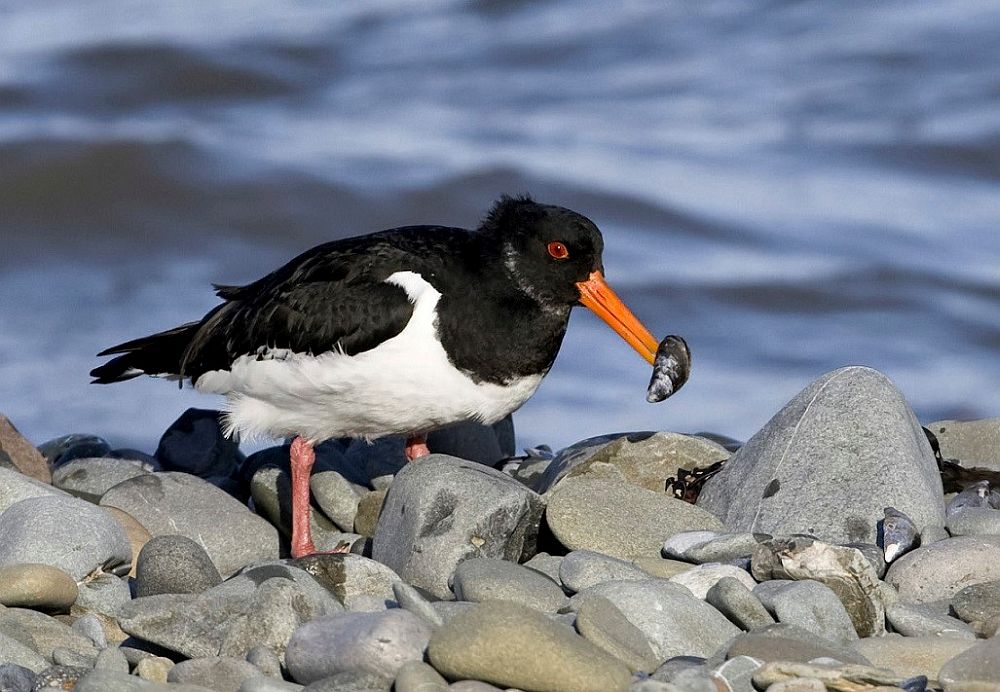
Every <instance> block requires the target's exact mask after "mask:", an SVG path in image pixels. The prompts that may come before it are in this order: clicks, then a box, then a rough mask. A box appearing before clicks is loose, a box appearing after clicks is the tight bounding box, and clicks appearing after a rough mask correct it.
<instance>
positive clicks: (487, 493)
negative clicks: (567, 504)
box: [372, 454, 544, 598]
mask: <svg viewBox="0 0 1000 692" xmlns="http://www.w3.org/2000/svg"><path fill="white" fill-rule="evenodd" d="M543 509H544V504H543V501H542V498H541V497H540V496H539V495H537V494H535V493H533V492H532V491H530V490H528V489H527V488H525V487H524V486H523V485H521V484H520V483H519V482H517V481H516V480H514V479H513V478H511V477H510V476H507V475H506V474H503V473H501V472H500V471H496V470H494V469H491V468H489V467H486V466H483V465H482V464H477V463H475V462H472V461H465V460H463V459H457V458H455V457H449V456H445V455H442V454H432V455H430V456H428V457H424V458H422V459H420V460H418V461H416V462H414V463H411V464H408V465H407V466H406V468H404V469H403V470H402V471H400V472H399V474H398V475H397V476H396V479H395V480H394V481H393V483H392V486H391V488H390V489H389V494H388V496H387V497H386V499H385V505H384V506H383V508H382V514H381V516H380V517H379V521H378V527H377V528H376V530H375V537H374V540H373V545H372V557H373V558H374V559H375V560H378V561H379V562H381V563H383V564H385V565H388V566H389V567H390V568H392V569H393V570H395V572H396V573H397V574H399V576H400V577H402V578H403V579H404V580H405V581H406V582H407V583H409V584H412V585H413V586H416V587H419V588H421V589H425V590H426V591H428V592H429V593H431V594H433V595H434V596H436V597H438V598H451V597H452V593H451V590H450V589H449V588H448V580H449V578H450V577H451V575H452V574H453V573H454V571H455V568H456V567H457V566H458V564H459V563H460V562H462V561H463V560H466V559H469V558H472V557H495V558H501V559H504V560H511V561H514V562H520V561H522V560H523V559H526V558H529V557H531V556H532V555H533V554H534V553H535V544H536V539H537V536H538V525H539V522H540V520H541V515H542V510H543Z"/></svg>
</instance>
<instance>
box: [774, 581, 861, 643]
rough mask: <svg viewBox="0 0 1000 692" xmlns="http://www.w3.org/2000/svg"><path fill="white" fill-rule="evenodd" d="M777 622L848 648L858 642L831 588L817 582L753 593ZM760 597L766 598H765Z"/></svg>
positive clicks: (788, 584) (805, 582)
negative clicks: (793, 626)
mask: <svg viewBox="0 0 1000 692" xmlns="http://www.w3.org/2000/svg"><path fill="white" fill-rule="evenodd" d="M755 593H757V595H758V596H761V601H762V602H763V603H764V606H765V607H767V608H768V609H769V610H771V611H772V612H773V613H774V615H775V617H777V619H778V622H781V623H785V624H789V625H797V626H798V627H801V628H802V629H804V630H807V631H809V632H813V633H815V634H818V635H821V636H824V637H826V638H828V639H832V640H833V641H835V642H838V643H841V644H849V643H850V642H853V641H856V640H857V639H858V633H857V632H855V631H854V625H852V624H851V618H850V616H849V615H848V614H847V610H846V609H845V608H844V604H843V603H841V602H840V599H839V598H837V594H835V593H834V592H833V591H832V590H831V589H830V587H828V586H826V585H824V584H821V583H819V582H817V581H810V580H805V581H795V582H791V583H787V584H783V585H782V586H781V587H780V588H778V589H776V590H775V591H773V592H772V593H768V592H767V591H766V590H762V591H761V592H759V593H758V592H755ZM761 594H767V598H766V599H765V598H764V596H762V595H761Z"/></svg>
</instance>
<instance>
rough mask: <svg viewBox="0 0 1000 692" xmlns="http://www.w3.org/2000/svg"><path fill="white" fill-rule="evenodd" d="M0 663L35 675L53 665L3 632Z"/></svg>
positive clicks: (0, 634)
mask: <svg viewBox="0 0 1000 692" xmlns="http://www.w3.org/2000/svg"><path fill="white" fill-rule="evenodd" d="M0 661H3V662H4V663H10V664H14V665H18V666H21V667H23V668H27V669H28V670H30V671H32V672H34V673H39V672H41V671H43V670H45V669H46V668H48V667H49V665H51V664H50V662H49V661H47V660H45V658H44V657H43V656H42V655H41V654H40V653H38V652H37V651H35V650H34V649H33V648H31V647H30V646H28V645H27V644H24V643H22V642H21V640H20V639H17V638H15V637H11V636H9V635H6V634H4V633H3V632H2V631H0ZM28 689H29V690H30V689H31V688H28Z"/></svg>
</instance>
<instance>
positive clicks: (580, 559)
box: [559, 550, 649, 591]
mask: <svg viewBox="0 0 1000 692" xmlns="http://www.w3.org/2000/svg"><path fill="white" fill-rule="evenodd" d="M644 579H649V574H647V573H646V572H644V571H642V570H641V569H639V568H638V567H636V566H635V565H633V564H632V563H631V562H626V561H625V560H620V559H618V558H616V557H611V556H610V555H604V554H602V553H595V552H594V551H592V550H574V551H573V552H571V553H569V554H568V555H566V556H565V557H564V558H562V560H561V561H560V562H559V580H560V581H561V582H562V583H563V584H564V585H566V587H567V588H569V589H571V590H572V591H583V590H584V589H586V588H589V587H591V586H594V585H595V584H601V583H603V582H606V581H628V580H635V581H639V580H644Z"/></svg>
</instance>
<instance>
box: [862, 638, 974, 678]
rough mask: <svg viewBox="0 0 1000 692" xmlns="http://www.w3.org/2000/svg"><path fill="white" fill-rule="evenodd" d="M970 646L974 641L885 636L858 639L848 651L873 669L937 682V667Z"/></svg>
mask: <svg viewBox="0 0 1000 692" xmlns="http://www.w3.org/2000/svg"><path fill="white" fill-rule="evenodd" d="M974 645H975V642H974V641H969V640H963V639H954V638H951V637H934V636H929V637H928V636H923V637H904V636H901V635H899V634H887V635H885V636H883V637H866V638H864V639H859V640H858V641H856V642H854V644H852V645H851V648H852V649H854V650H855V651H857V652H858V653H859V654H861V655H862V656H864V657H865V658H867V659H868V660H869V661H871V664H872V665H873V666H875V667H877V668H886V669H888V670H891V671H893V672H894V673H897V674H898V675H903V676H906V677H913V676H916V675H925V676H927V678H928V679H930V680H937V679H938V673H939V672H940V670H941V666H943V665H944V664H945V663H947V662H948V661H950V660H951V659H953V658H955V656H958V655H959V654H960V653H962V652H963V651H966V650H967V649H969V648H970V647H972V646H974Z"/></svg>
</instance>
